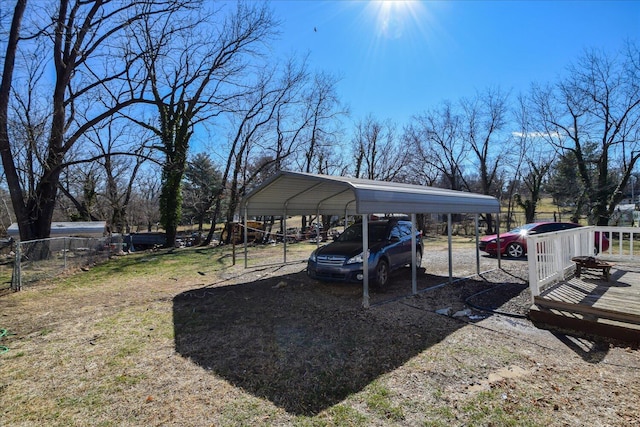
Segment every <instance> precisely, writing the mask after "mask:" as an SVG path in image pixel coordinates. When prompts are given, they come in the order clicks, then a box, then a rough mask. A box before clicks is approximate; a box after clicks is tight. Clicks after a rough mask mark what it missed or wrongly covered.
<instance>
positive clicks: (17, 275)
mask: <svg viewBox="0 0 640 427" xmlns="http://www.w3.org/2000/svg"><path fill="white" fill-rule="evenodd" d="M21 261H22V245H21V244H20V240H16V254H15V259H14V260H13V276H12V277H11V289H13V290H14V291H20V290H22V271H21V270H20V262H21Z"/></svg>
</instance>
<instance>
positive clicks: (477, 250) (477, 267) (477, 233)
mask: <svg viewBox="0 0 640 427" xmlns="http://www.w3.org/2000/svg"><path fill="white" fill-rule="evenodd" d="M475 222H476V274H477V275H478V276H479V275H480V246H479V245H480V232H479V231H478V226H479V221H478V214H476V215H475Z"/></svg>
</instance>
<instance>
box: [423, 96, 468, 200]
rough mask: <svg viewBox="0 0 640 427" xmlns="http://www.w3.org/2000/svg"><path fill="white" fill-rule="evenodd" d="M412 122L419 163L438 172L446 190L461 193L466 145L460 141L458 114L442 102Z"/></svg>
mask: <svg viewBox="0 0 640 427" xmlns="http://www.w3.org/2000/svg"><path fill="white" fill-rule="evenodd" d="M415 123H416V124H415V125H414V126H413V127H412V131H411V132H412V134H413V140H414V145H413V147H415V152H416V154H417V157H418V159H419V160H420V162H421V163H422V164H423V165H426V166H430V167H432V168H434V169H435V170H437V171H438V175H439V176H441V177H443V178H444V180H446V182H447V187H448V188H449V189H451V190H462V189H463V180H462V177H463V173H464V171H463V165H464V163H465V160H466V159H467V156H468V154H469V145H468V144H465V143H464V140H463V139H462V123H461V117H460V115H459V114H458V113H456V112H455V111H454V109H453V106H452V104H451V103H450V102H444V103H443V104H442V106H441V107H440V108H434V109H433V110H431V111H428V112H425V113H424V114H422V115H420V116H417V117H415ZM433 182H435V179H434V180H433Z"/></svg>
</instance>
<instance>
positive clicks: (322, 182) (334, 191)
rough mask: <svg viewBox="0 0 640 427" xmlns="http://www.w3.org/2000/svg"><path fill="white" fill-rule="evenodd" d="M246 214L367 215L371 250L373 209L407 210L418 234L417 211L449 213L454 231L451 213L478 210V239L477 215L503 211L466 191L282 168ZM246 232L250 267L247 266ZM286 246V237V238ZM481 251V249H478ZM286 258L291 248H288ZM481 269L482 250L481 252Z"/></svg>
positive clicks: (248, 203) (251, 199) (246, 203)
mask: <svg viewBox="0 0 640 427" xmlns="http://www.w3.org/2000/svg"><path fill="white" fill-rule="evenodd" d="M242 209H243V212H242V214H243V217H244V221H245V230H246V221H247V218H248V217H250V216H260V215H274V216H276V215H282V216H283V218H284V221H285V224H284V228H285V230H286V218H287V216H288V215H308V214H310V213H316V214H318V215H320V214H325V215H362V226H363V233H362V235H363V239H362V240H363V242H362V244H363V252H364V253H367V250H368V236H367V234H368V232H367V228H368V227H367V219H368V218H367V216H368V215H369V214H374V213H405V214H410V215H411V223H412V233H413V234H414V235H415V231H416V230H415V215H416V214H418V213H439V214H447V215H448V219H449V227H448V228H449V233H451V214H458V213H461V214H462V213H464V214H475V216H476V240H477V238H478V214H486V213H499V212H500V203H499V202H498V200H497V199H496V198H495V197H491V196H485V195H482V194H475V193H467V192H462V191H453V190H445V189H441V188H434V187H427V186H421V185H414V184H403V183H397V182H386V181H374V180H369V179H360V178H350V177H345V176H331V175H320V174H310V173H303V172H291V171H279V172H278V173H276V174H275V175H274V176H273V177H271V178H270V179H269V180H267V181H265V182H264V183H262V184H261V185H260V186H258V187H257V188H255V189H253V190H252V191H251V192H250V193H248V194H247V195H246V196H245V198H244V199H243V202H242ZM246 244H247V241H246V233H245V265H246ZM285 245H286V239H285ZM411 246H412V252H413V254H412V258H413V261H414V262H413V263H412V264H413V267H412V290H413V293H417V272H416V266H415V251H416V245H415V240H414V241H412V245H411ZM476 251H477V249H476ZM284 253H285V262H286V246H285V252H284ZM451 258H452V253H451V234H449V277H450V278H451V276H452V270H451V268H452V267H451V265H452V263H451ZM476 258H477V263H478V269H479V253H478V252H477V255H476ZM363 259H364V263H363V264H364V265H363V274H364V280H363V305H364V306H365V307H368V305H369V274H368V272H369V271H368V270H369V269H368V259H367V257H363Z"/></svg>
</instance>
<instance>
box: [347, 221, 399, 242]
mask: <svg viewBox="0 0 640 427" xmlns="http://www.w3.org/2000/svg"><path fill="white" fill-rule="evenodd" d="M386 238H387V224H386V223H384V224H369V242H370V243H371V242H381V241H383V240H384V239H386ZM337 241H338V242H362V224H361V223H358V224H354V225H352V226H351V227H349V228H347V229H346V230H345V231H344V232H343V233H342V234H341V235H340V236H339V237H338V239H337Z"/></svg>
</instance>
